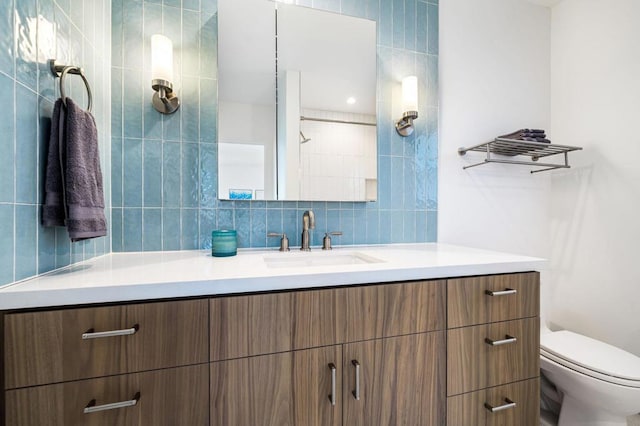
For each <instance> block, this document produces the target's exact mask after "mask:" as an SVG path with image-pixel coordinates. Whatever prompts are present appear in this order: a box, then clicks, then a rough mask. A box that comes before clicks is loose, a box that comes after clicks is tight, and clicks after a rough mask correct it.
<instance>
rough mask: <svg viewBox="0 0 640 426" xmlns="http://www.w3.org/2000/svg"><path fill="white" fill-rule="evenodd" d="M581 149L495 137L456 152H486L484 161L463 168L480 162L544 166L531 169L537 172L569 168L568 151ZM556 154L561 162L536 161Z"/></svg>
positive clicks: (472, 165)
mask: <svg viewBox="0 0 640 426" xmlns="http://www.w3.org/2000/svg"><path fill="white" fill-rule="evenodd" d="M581 149H582V148H581V147H577V146H568V145H556V144H550V143H545V142H529V141H521V140H516V139H504V138H496V139H494V140H492V141H491V142H485V143H481V144H479V145H475V146H472V147H469V148H459V149H458V154H460V155H465V154H466V153H467V152H468V151H476V152H484V153H486V158H485V159H484V161H482V162H480V163H475V164H470V165H468V166H464V167H463V169H468V168H469V167H475V166H480V165H482V164H488V163H503V164H520V165H524V166H535V167H544V168H543V169H539V170H531V173H537V172H544V171H547V170H555V169H568V168H570V167H571V166H570V165H569V155H568V153H569V152H571V151H578V150H581ZM558 154H563V156H564V162H563V163H541V162H539V161H538V160H539V159H540V158H543V157H549V156H551V155H558ZM493 155H502V156H507V157H515V156H525V157H530V158H531V161H521V160H509V159H499V158H494V157H493Z"/></svg>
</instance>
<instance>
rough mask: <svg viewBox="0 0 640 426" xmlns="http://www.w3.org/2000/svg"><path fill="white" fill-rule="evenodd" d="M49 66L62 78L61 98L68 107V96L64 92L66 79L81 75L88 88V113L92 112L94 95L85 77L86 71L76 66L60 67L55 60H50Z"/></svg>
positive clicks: (54, 73)
mask: <svg viewBox="0 0 640 426" xmlns="http://www.w3.org/2000/svg"><path fill="white" fill-rule="evenodd" d="M49 66H50V68H51V72H52V73H53V75H55V76H56V77H60V97H61V98H62V103H63V104H64V106H65V107H66V106H67V96H66V94H65V91H64V78H65V77H66V76H67V74H75V75H79V76H80V77H81V78H82V81H84V86H85V87H86V88H87V95H88V97H89V102H88V105H87V112H91V107H92V106H93V95H92V93H91V85H90V84H89V80H87V77H86V76H85V75H84V71H83V70H82V68H80V67H78V66H75V65H60V64H58V63H57V62H56V60H55V59H51V60H49Z"/></svg>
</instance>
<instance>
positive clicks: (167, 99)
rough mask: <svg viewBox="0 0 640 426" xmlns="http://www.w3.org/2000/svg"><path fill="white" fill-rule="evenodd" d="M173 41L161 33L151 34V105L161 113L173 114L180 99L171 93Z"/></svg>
mask: <svg viewBox="0 0 640 426" xmlns="http://www.w3.org/2000/svg"><path fill="white" fill-rule="evenodd" d="M172 80H173V43H172V42H171V40H170V39H169V38H168V37H165V36H163V35H161V34H154V35H152V36H151V87H152V88H153V90H155V91H156V92H155V93H154V94H153V107H154V108H155V109H157V110H158V111H160V112H161V113H163V114H173V113H174V112H176V111H177V110H178V108H180V100H179V99H178V97H177V96H176V95H175V93H173V82H172Z"/></svg>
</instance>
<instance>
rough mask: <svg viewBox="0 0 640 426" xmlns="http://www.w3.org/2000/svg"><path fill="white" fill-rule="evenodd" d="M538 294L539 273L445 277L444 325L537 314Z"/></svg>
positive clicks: (461, 324)
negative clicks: (445, 314) (445, 317)
mask: <svg viewBox="0 0 640 426" xmlns="http://www.w3.org/2000/svg"><path fill="white" fill-rule="evenodd" d="M539 294H540V274H539V273H538V272H526V273H520V274H504V275H487V276H481V277H468V278H454V279H450V280H447V308H448V309H447V327H448V328H455V327H464V326H468V325H475V324H484V323H488V322H496V321H508V320H512V319H518V318H526V317H534V316H537V315H538V313H539V311H540V297H539Z"/></svg>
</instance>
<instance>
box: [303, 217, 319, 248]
mask: <svg viewBox="0 0 640 426" xmlns="http://www.w3.org/2000/svg"><path fill="white" fill-rule="evenodd" d="M315 227H316V217H315V215H314V214H313V212H312V211H311V210H307V211H306V212H304V213H303V214H302V244H301V245H300V250H302V251H311V246H310V244H309V243H310V241H309V240H310V239H309V229H314V228H315Z"/></svg>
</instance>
